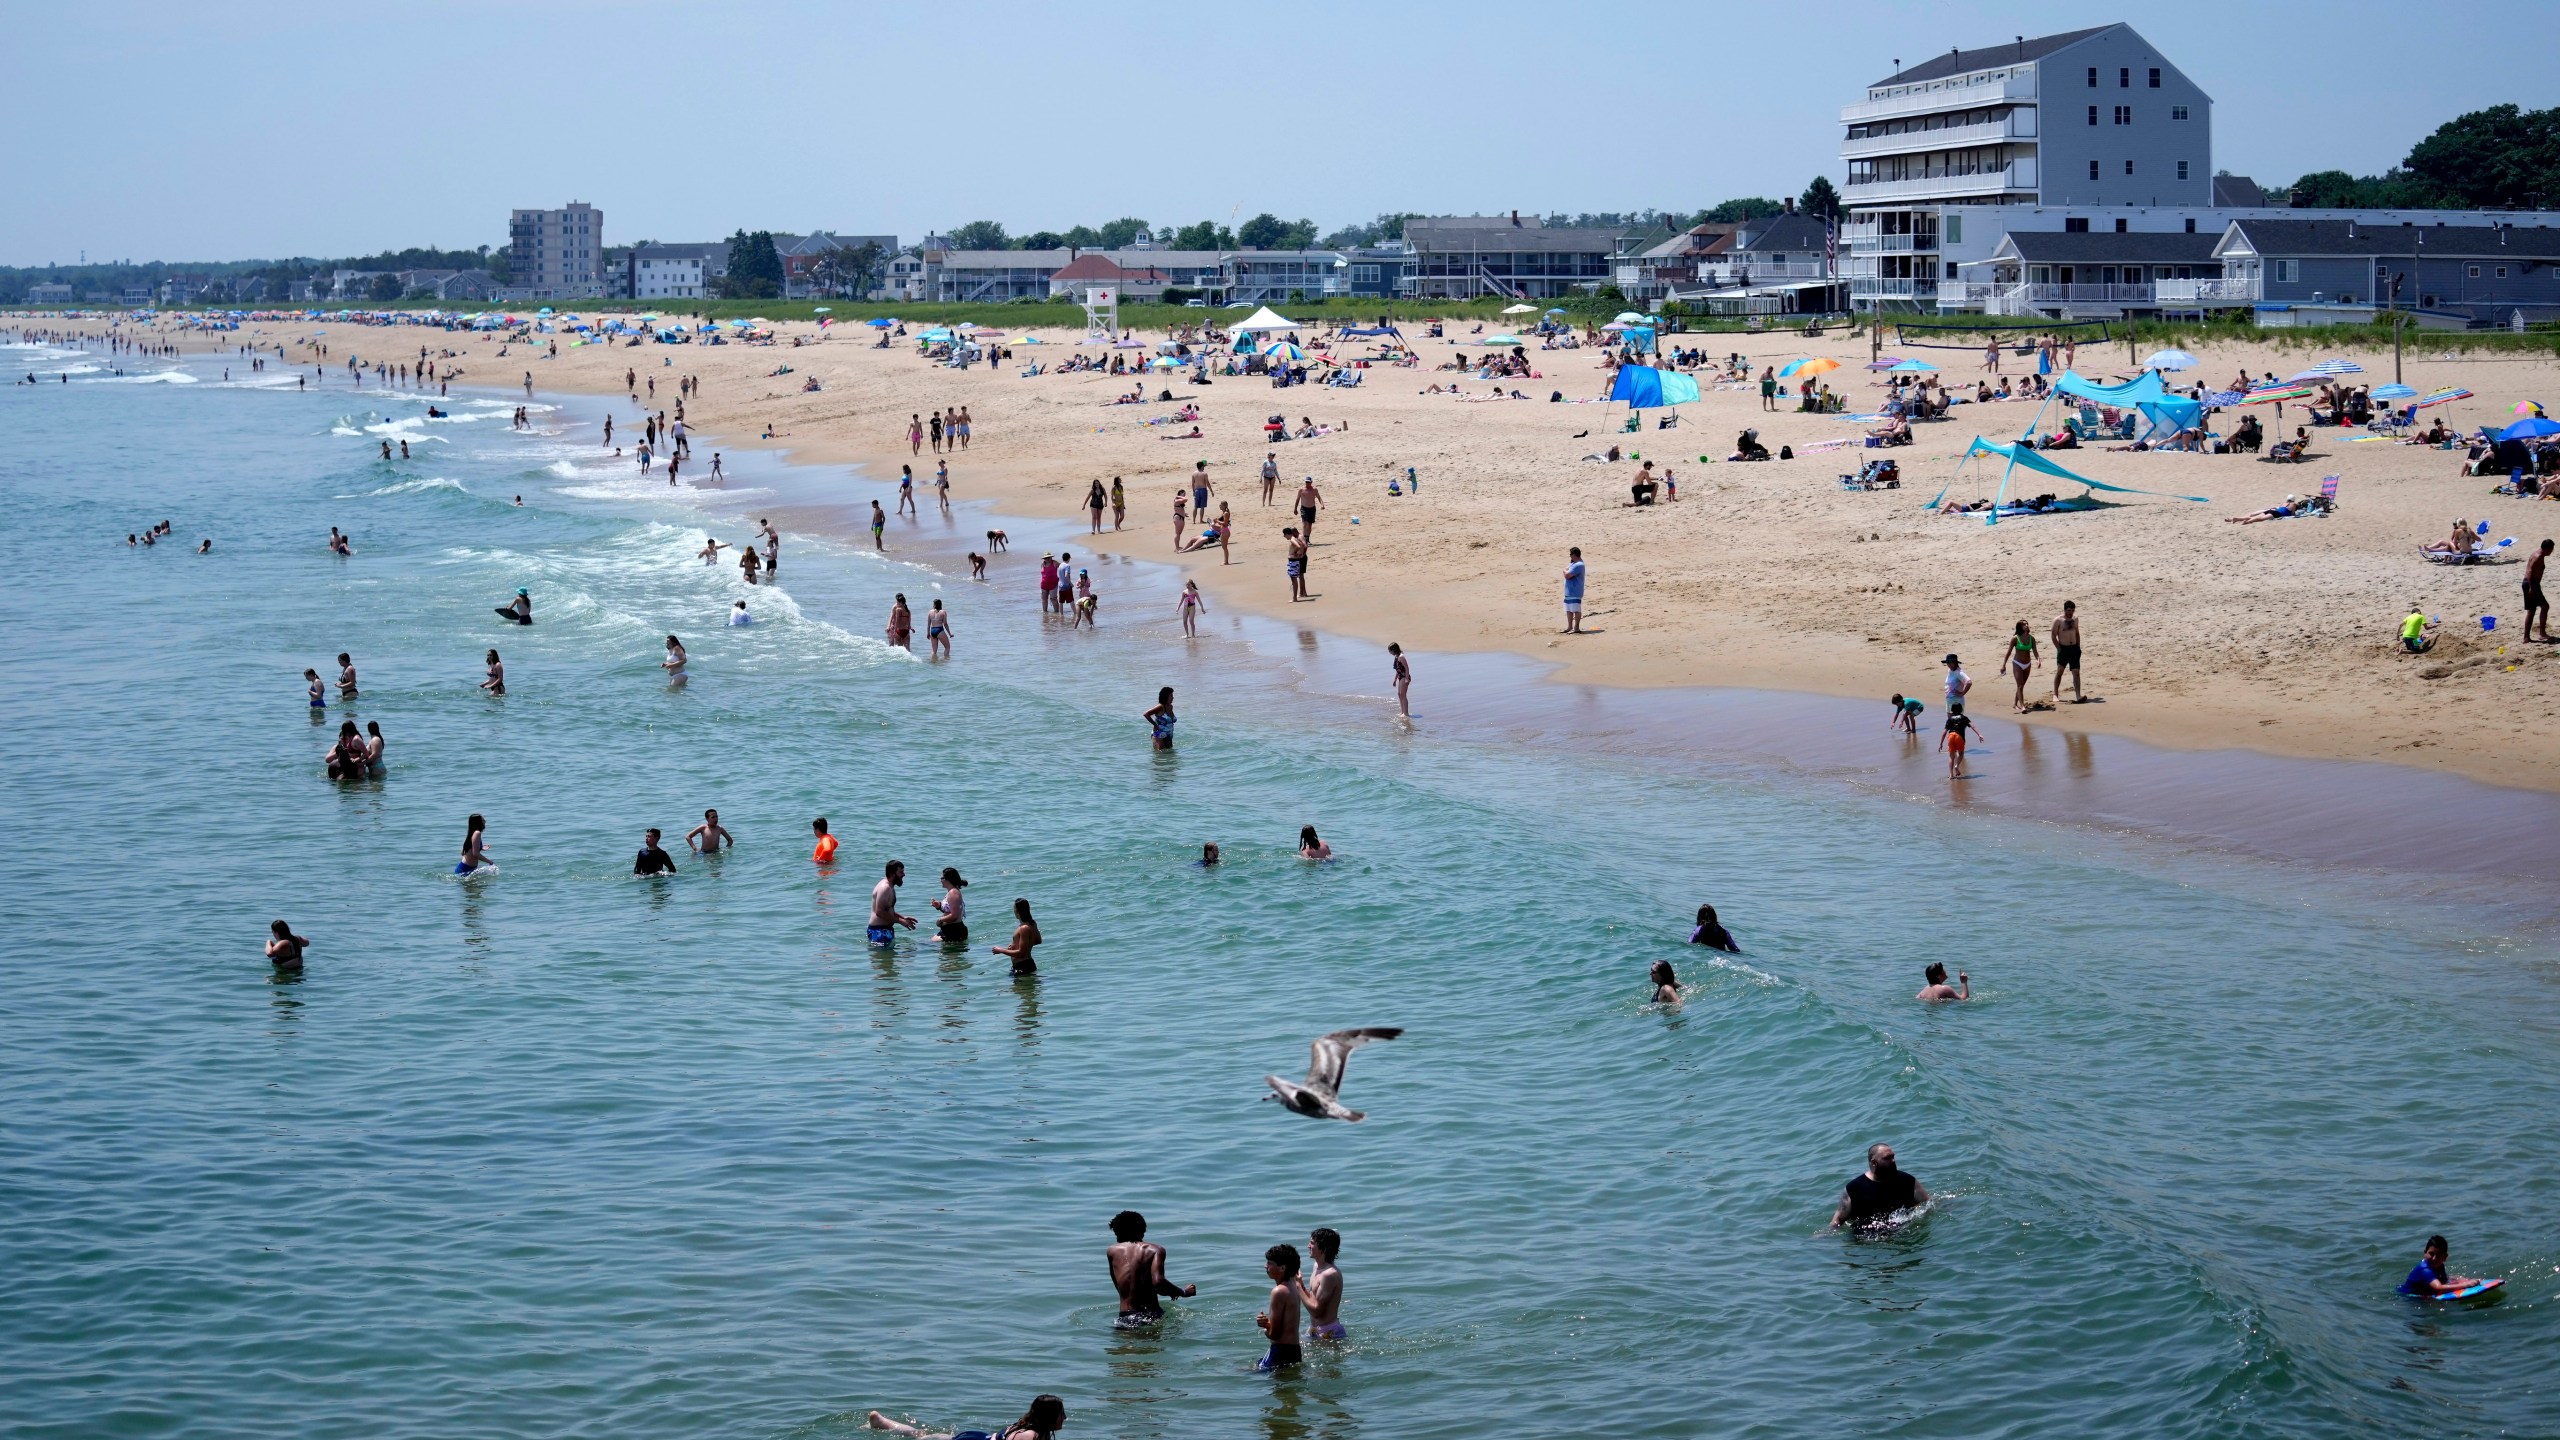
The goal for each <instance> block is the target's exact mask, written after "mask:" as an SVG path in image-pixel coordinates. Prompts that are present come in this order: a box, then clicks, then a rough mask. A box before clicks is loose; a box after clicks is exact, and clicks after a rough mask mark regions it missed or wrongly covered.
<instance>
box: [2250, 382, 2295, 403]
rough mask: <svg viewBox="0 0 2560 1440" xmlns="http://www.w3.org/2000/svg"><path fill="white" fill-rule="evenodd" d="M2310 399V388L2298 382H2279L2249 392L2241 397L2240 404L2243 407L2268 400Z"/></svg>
mask: <svg viewBox="0 0 2560 1440" xmlns="http://www.w3.org/2000/svg"><path fill="white" fill-rule="evenodd" d="M2310 398H2311V387H2310V386H2308V385H2305V384H2303V383H2302V382H2300V381H2298V380H2279V381H2277V382H2275V383H2274V384H2272V385H2261V386H2259V387H2258V388H2257V389H2255V390H2252V391H2250V392H2249V393H2248V394H2247V395H2246V396H2244V397H2242V399H2241V402H2240V403H2241V404H2243V405H2260V404H2264V403H2265V402H2267V401H2269V400H2308V399H2310Z"/></svg>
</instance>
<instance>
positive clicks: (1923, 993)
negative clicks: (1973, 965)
mask: <svg viewBox="0 0 2560 1440" xmlns="http://www.w3.org/2000/svg"><path fill="white" fill-rule="evenodd" d="M1921 978H1923V979H1925V980H1927V981H1928V982H1929V983H1928V984H1926V985H1923V986H1921V987H1920V993H1919V994H1918V995H1916V996H1914V997H1912V998H1914V999H1917V1000H1970V999H1972V998H1973V977H1972V976H1970V975H1967V974H1965V973H1964V972H1963V971H1961V970H1959V971H1957V972H1956V979H1957V980H1958V981H1959V982H1960V983H1962V984H1963V986H1964V988H1963V989H1961V990H1959V989H1957V988H1956V987H1955V986H1953V985H1950V984H1948V983H1947V967H1946V966H1944V965H1940V964H1938V963H1936V962H1934V961H1932V962H1931V963H1930V965H1929V968H1928V969H1927V970H1926V971H1923V972H1922V975H1921Z"/></svg>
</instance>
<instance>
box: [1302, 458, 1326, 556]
mask: <svg viewBox="0 0 2560 1440" xmlns="http://www.w3.org/2000/svg"><path fill="white" fill-rule="evenodd" d="M1323 508H1324V492H1323V491H1321V490H1318V489H1317V488H1316V477H1314V476H1313V475H1310V476H1308V477H1307V481H1306V483H1305V484H1303V485H1300V486H1299V487H1298V533H1299V534H1300V535H1303V536H1305V537H1306V540H1307V543H1308V544H1310V545H1312V544H1314V543H1315V541H1316V512H1317V511H1318V510H1321V509H1323Z"/></svg>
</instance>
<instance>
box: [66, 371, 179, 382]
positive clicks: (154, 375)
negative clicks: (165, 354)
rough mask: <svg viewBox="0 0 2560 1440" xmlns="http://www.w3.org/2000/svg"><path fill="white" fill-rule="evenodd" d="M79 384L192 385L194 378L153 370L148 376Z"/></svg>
mask: <svg viewBox="0 0 2560 1440" xmlns="http://www.w3.org/2000/svg"><path fill="white" fill-rule="evenodd" d="M73 373H75V374H76V373H78V372H76V371H75V372H73ZM80 383H81V384H83V385H193V384H195V383H196V377H194V376H193V375H190V374H188V373H187V372H186V371H184V370H154V371H152V372H151V373H150V374H148V375H109V376H106V377H105V378H103V379H98V380H83V381H81V382H80Z"/></svg>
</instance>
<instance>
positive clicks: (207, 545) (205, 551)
mask: <svg viewBox="0 0 2560 1440" xmlns="http://www.w3.org/2000/svg"><path fill="white" fill-rule="evenodd" d="M196 553H197V554H199V555H210V554H212V553H213V539H212V537H211V536H207V537H206V538H205V540H204V543H202V544H200V545H198V546H196Z"/></svg>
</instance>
